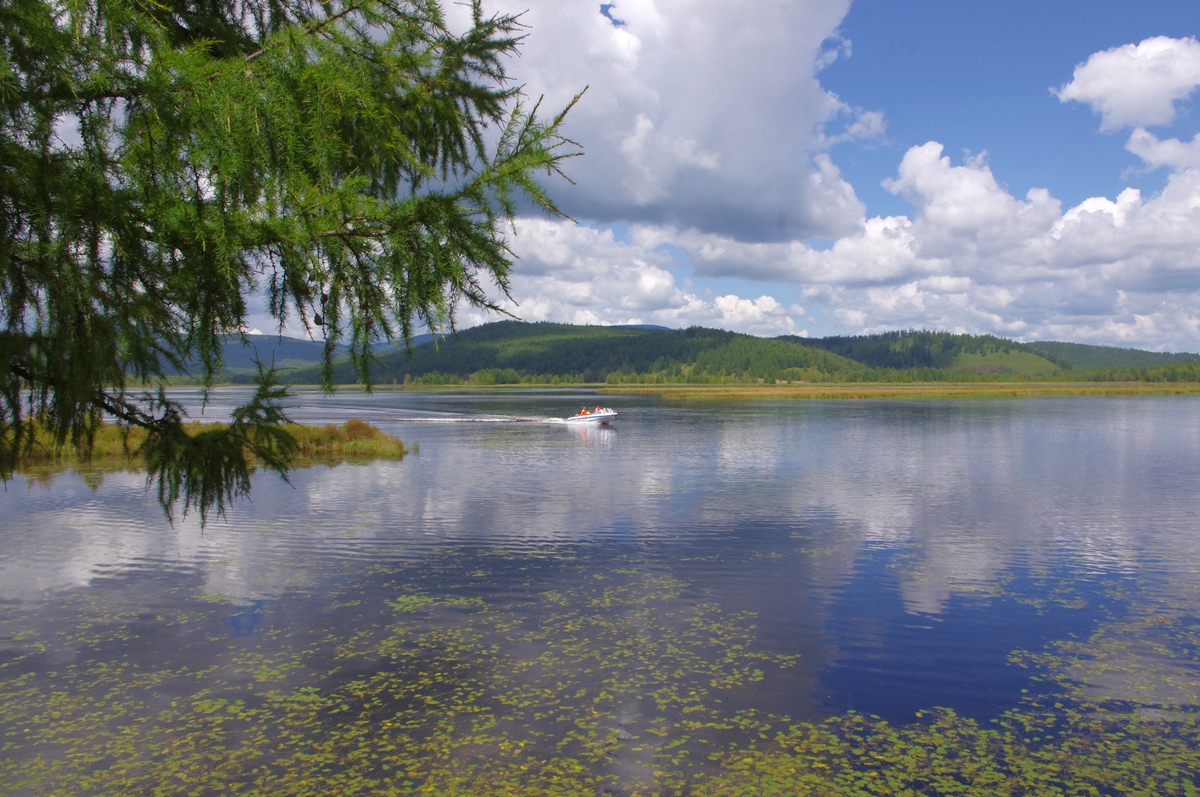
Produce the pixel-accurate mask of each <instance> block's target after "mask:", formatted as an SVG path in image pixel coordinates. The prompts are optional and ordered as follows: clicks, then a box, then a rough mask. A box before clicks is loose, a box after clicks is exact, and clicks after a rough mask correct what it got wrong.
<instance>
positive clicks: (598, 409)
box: [595, 404, 600, 412]
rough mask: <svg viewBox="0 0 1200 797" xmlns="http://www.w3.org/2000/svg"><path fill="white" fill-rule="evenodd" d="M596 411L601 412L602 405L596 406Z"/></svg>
mask: <svg viewBox="0 0 1200 797" xmlns="http://www.w3.org/2000/svg"><path fill="white" fill-rule="evenodd" d="M595 411H596V412H600V405H599V404H597V405H596V410H595Z"/></svg>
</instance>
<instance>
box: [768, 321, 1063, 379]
mask: <svg viewBox="0 0 1200 797" xmlns="http://www.w3.org/2000/svg"><path fill="white" fill-rule="evenodd" d="M784 340H791V341H795V342H797V343H803V344H805V345H808V346H816V347H818V348H821V349H825V350H826V351H831V352H833V353H834V354H840V355H841V356H843V357H848V358H849V359H851V360H854V361H856V362H860V363H862V364H863V365H867V366H870V367H872V368H939V369H955V368H964V369H980V368H983V369H988V370H990V371H992V372H995V373H1000V372H1003V371H1012V372H1015V373H1038V372H1044V371H1047V370H1056V369H1057V368H1059V367H1061V366H1062V363H1061V361H1060V360H1059V359H1058V358H1057V357H1055V356H1053V355H1052V354H1050V353H1047V352H1045V351H1042V350H1039V349H1037V348H1035V347H1033V346H1032V345H1030V344H1026V343H1018V342H1016V341H1013V340H1007V339H1005V338H997V337H995V336H993V335H954V334H951V333H948V332H927V331H924V330H916V329H914V330H903V331H897V332H885V333H882V334H878V335H859V336H856V337H844V336H836V337H828V338H811V339H809V338H797V337H787V338H784ZM988 359H990V360H995V362H994V363H993V362H988V363H985V362H984V360H988ZM1003 360H1008V361H1009V363H1008V364H1001V362H1002V361H1003Z"/></svg>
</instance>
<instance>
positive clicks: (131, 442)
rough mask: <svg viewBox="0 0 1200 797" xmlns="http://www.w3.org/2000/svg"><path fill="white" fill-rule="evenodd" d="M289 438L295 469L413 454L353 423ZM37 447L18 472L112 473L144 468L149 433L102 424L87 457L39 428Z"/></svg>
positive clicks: (295, 428) (299, 429) (199, 426)
mask: <svg viewBox="0 0 1200 797" xmlns="http://www.w3.org/2000/svg"><path fill="white" fill-rule="evenodd" d="M222 426H223V424H204V423H199V422H196V423H190V424H187V425H186V429H187V431H188V432H189V434H194V433H196V432H200V431H204V430H209V429H216V428H221V427H222ZM287 430H288V433H289V434H291V436H292V437H293V438H294V439H295V441H296V455H295V458H294V460H293V462H292V467H295V468H303V467H309V466H312V465H337V464H340V463H342V462H350V463H365V462H369V461H373V460H379V459H384V460H398V459H401V458H403V457H404V455H405V454H407V453H409V451H408V449H406V448H405V447H404V443H403V442H402V441H401V440H400V438H398V437H393V436H391V435H389V434H386V433H385V432H383V431H381V430H380V429H378V428H376V427H374V426H372V425H371V424H369V423H367V422H366V421H361V420H358V419H357V418H352V419H351V420H348V421H346V422H345V423H344V424H342V425H341V426H336V425H334V424H328V425H326V426H302V425H299V424H291V425H289V426H288V427H287ZM33 432H34V439H33V445H32V447H31V449H30V451H29V454H28V456H26V457H24V458H23V460H22V465H21V467H20V468H19V471H20V472H22V473H24V474H26V475H39V474H46V473H55V472H59V471H65V470H89V471H114V470H137V469H140V468H141V467H143V463H142V459H141V456H140V454H139V449H140V448H141V446H142V444H143V443H144V442H145V440H146V432H145V430H143V429H139V428H137V427H132V428H127V427H122V426H118V425H116V424H103V425H102V426H100V428H99V429H98V430H97V431H96V435H95V437H94V438H93V440H92V443H91V448H90V450H88V451H81V450H80V449H79V448H78V447H77V446H75V445H73V444H72V443H70V441H68V442H67V443H66V444H65V445H61V446H60V445H57V444H56V443H55V440H54V435H53V433H52V432H51V431H50V430H49V429H47V428H45V427H44V426H42V425H40V424H36V423H35V424H34V426H33Z"/></svg>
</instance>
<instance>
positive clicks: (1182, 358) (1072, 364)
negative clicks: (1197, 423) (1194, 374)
mask: <svg viewBox="0 0 1200 797" xmlns="http://www.w3.org/2000/svg"><path fill="white" fill-rule="evenodd" d="M1027 346H1028V348H1030V349H1032V350H1033V351H1036V352H1038V353H1040V354H1041V355H1042V356H1043V357H1046V358H1047V359H1053V360H1054V361H1055V362H1057V363H1059V364H1060V365H1062V367H1063V368H1152V367H1154V366H1161V365H1181V364H1183V363H1194V362H1200V354H1186V353H1179V354H1173V353H1170V352H1162V351H1142V350H1141V349H1119V348H1117V347H1116V346H1088V345H1085V344H1082V343H1062V342H1060V341H1056V340H1048V341H1042V342H1039V343H1030V344H1027Z"/></svg>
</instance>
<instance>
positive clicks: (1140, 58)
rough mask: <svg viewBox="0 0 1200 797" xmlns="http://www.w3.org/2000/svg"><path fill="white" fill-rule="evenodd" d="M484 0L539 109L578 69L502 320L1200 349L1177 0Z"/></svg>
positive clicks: (1191, 169) (1195, 28)
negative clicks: (508, 34)
mask: <svg viewBox="0 0 1200 797" xmlns="http://www.w3.org/2000/svg"><path fill="white" fill-rule="evenodd" d="M484 5H485V9H486V10H487V11H496V12H510V13H519V12H524V15H523V17H522V19H523V21H524V22H525V23H526V24H527V25H528V26H529V30H528V36H527V38H526V40H525V41H524V43H523V48H522V53H521V57H520V58H517V59H514V60H513V61H512V62H511V63H510V65H509V66H510V74H512V75H513V76H514V77H515V79H516V80H518V81H519V82H521V83H522V84H523V85H524V86H525V90H526V93H527V94H529V95H531V96H533V97H537V96H544V98H545V101H544V106H543V107H546V108H550V109H555V108H559V107H563V106H564V105H565V104H566V103H567V102H569V100H570V98H571V97H572V96H574V95H575V94H576V93H578V92H579V91H580V90H581V89H582V88H583V87H584V86H587V87H588V90H587V93H586V95H585V96H584V97H583V99H582V100H581V101H580V103H579V105H578V106H576V108H575V109H574V110H573V111H572V112H571V115H570V116H569V118H568V129H567V133H568V135H570V136H571V137H572V138H573V139H575V140H577V141H579V142H580V143H581V144H582V145H583V148H584V150H585V153H586V154H585V155H584V156H583V157H580V158H576V159H573V160H572V161H571V162H570V164H569V166H568V169H567V171H568V173H569V174H570V176H571V177H572V179H573V180H574V184H573V185H571V184H567V183H566V182H565V181H558V182H554V183H553V184H552V191H553V193H554V195H555V196H556V198H557V199H558V201H559V202H560V204H561V206H562V207H563V208H564V209H565V210H566V211H567V212H568V213H569V214H570V216H571V219H570V220H561V219H547V218H542V217H534V216H530V217H525V218H522V219H520V220H519V222H518V224H517V225H516V234H515V237H514V238H513V242H512V246H513V250H514V252H515V253H516V254H517V255H518V258H519V259H518V260H517V262H516V265H515V270H514V278H513V281H512V297H513V302H512V303H510V304H509V305H508V308H509V309H510V310H511V311H512V312H513V313H514V314H516V315H517V316H519V317H521V318H524V319H526V320H531V321H539V320H549V321H561V322H569V323H592V324H597V323H598V324H627V323H654V324H662V325H665V326H669V327H686V326H691V325H702V326H709V327H721V328H725V329H733V330H737V331H742V332H749V333H753V334H758V335H768V336H773V335H780V334H798V335H810V336H823V335H831V334H863V333H870V332H879V331H884V330H890V329H897V328H925V329H943V330H951V331H956V332H969V333H976V334H982V333H990V334H996V335H1003V336H1006V337H1012V338H1016V339H1020V340H1069V341H1078V342H1085V343H1097V344H1106V345H1122V346H1136V347H1140V348H1148V349H1155V350H1169V351H1200V42H1197V40H1196V37H1197V35H1200V6H1198V5H1197V3H1196V0H1186V1H1185V0H1153V2H1139V3H1132V2H1129V1H1128V0H1123V1H1122V2H1116V1H1115V0H1089V2H1083V1H1082V0H1053V2H1045V0H1041V1H1040V2H1032V1H1031V0H1005V2H1000V3H976V2H963V1H962V0H906V1H905V2H897V1H896V0H755V1H754V2H741V3H739V2H731V0H617V2H616V3H614V4H605V5H606V8H604V9H602V8H601V4H600V3H598V2H595V0H485V2H484ZM446 10H447V13H448V15H449V19H450V22H451V24H452V25H465V24H466V22H467V15H468V14H469V10H468V9H467V8H465V7H464V6H462V5H454V4H447V5H446ZM605 12H607V13H605ZM617 21H620V23H621V24H617ZM494 318H495V317H494V316H488V315H486V314H484V313H481V312H479V311H477V310H474V309H473V308H470V307H466V306H464V307H462V308H460V311H459V313H458V323H459V325H460V326H470V325H473V324H477V323H482V322H485V321H489V320H494Z"/></svg>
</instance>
